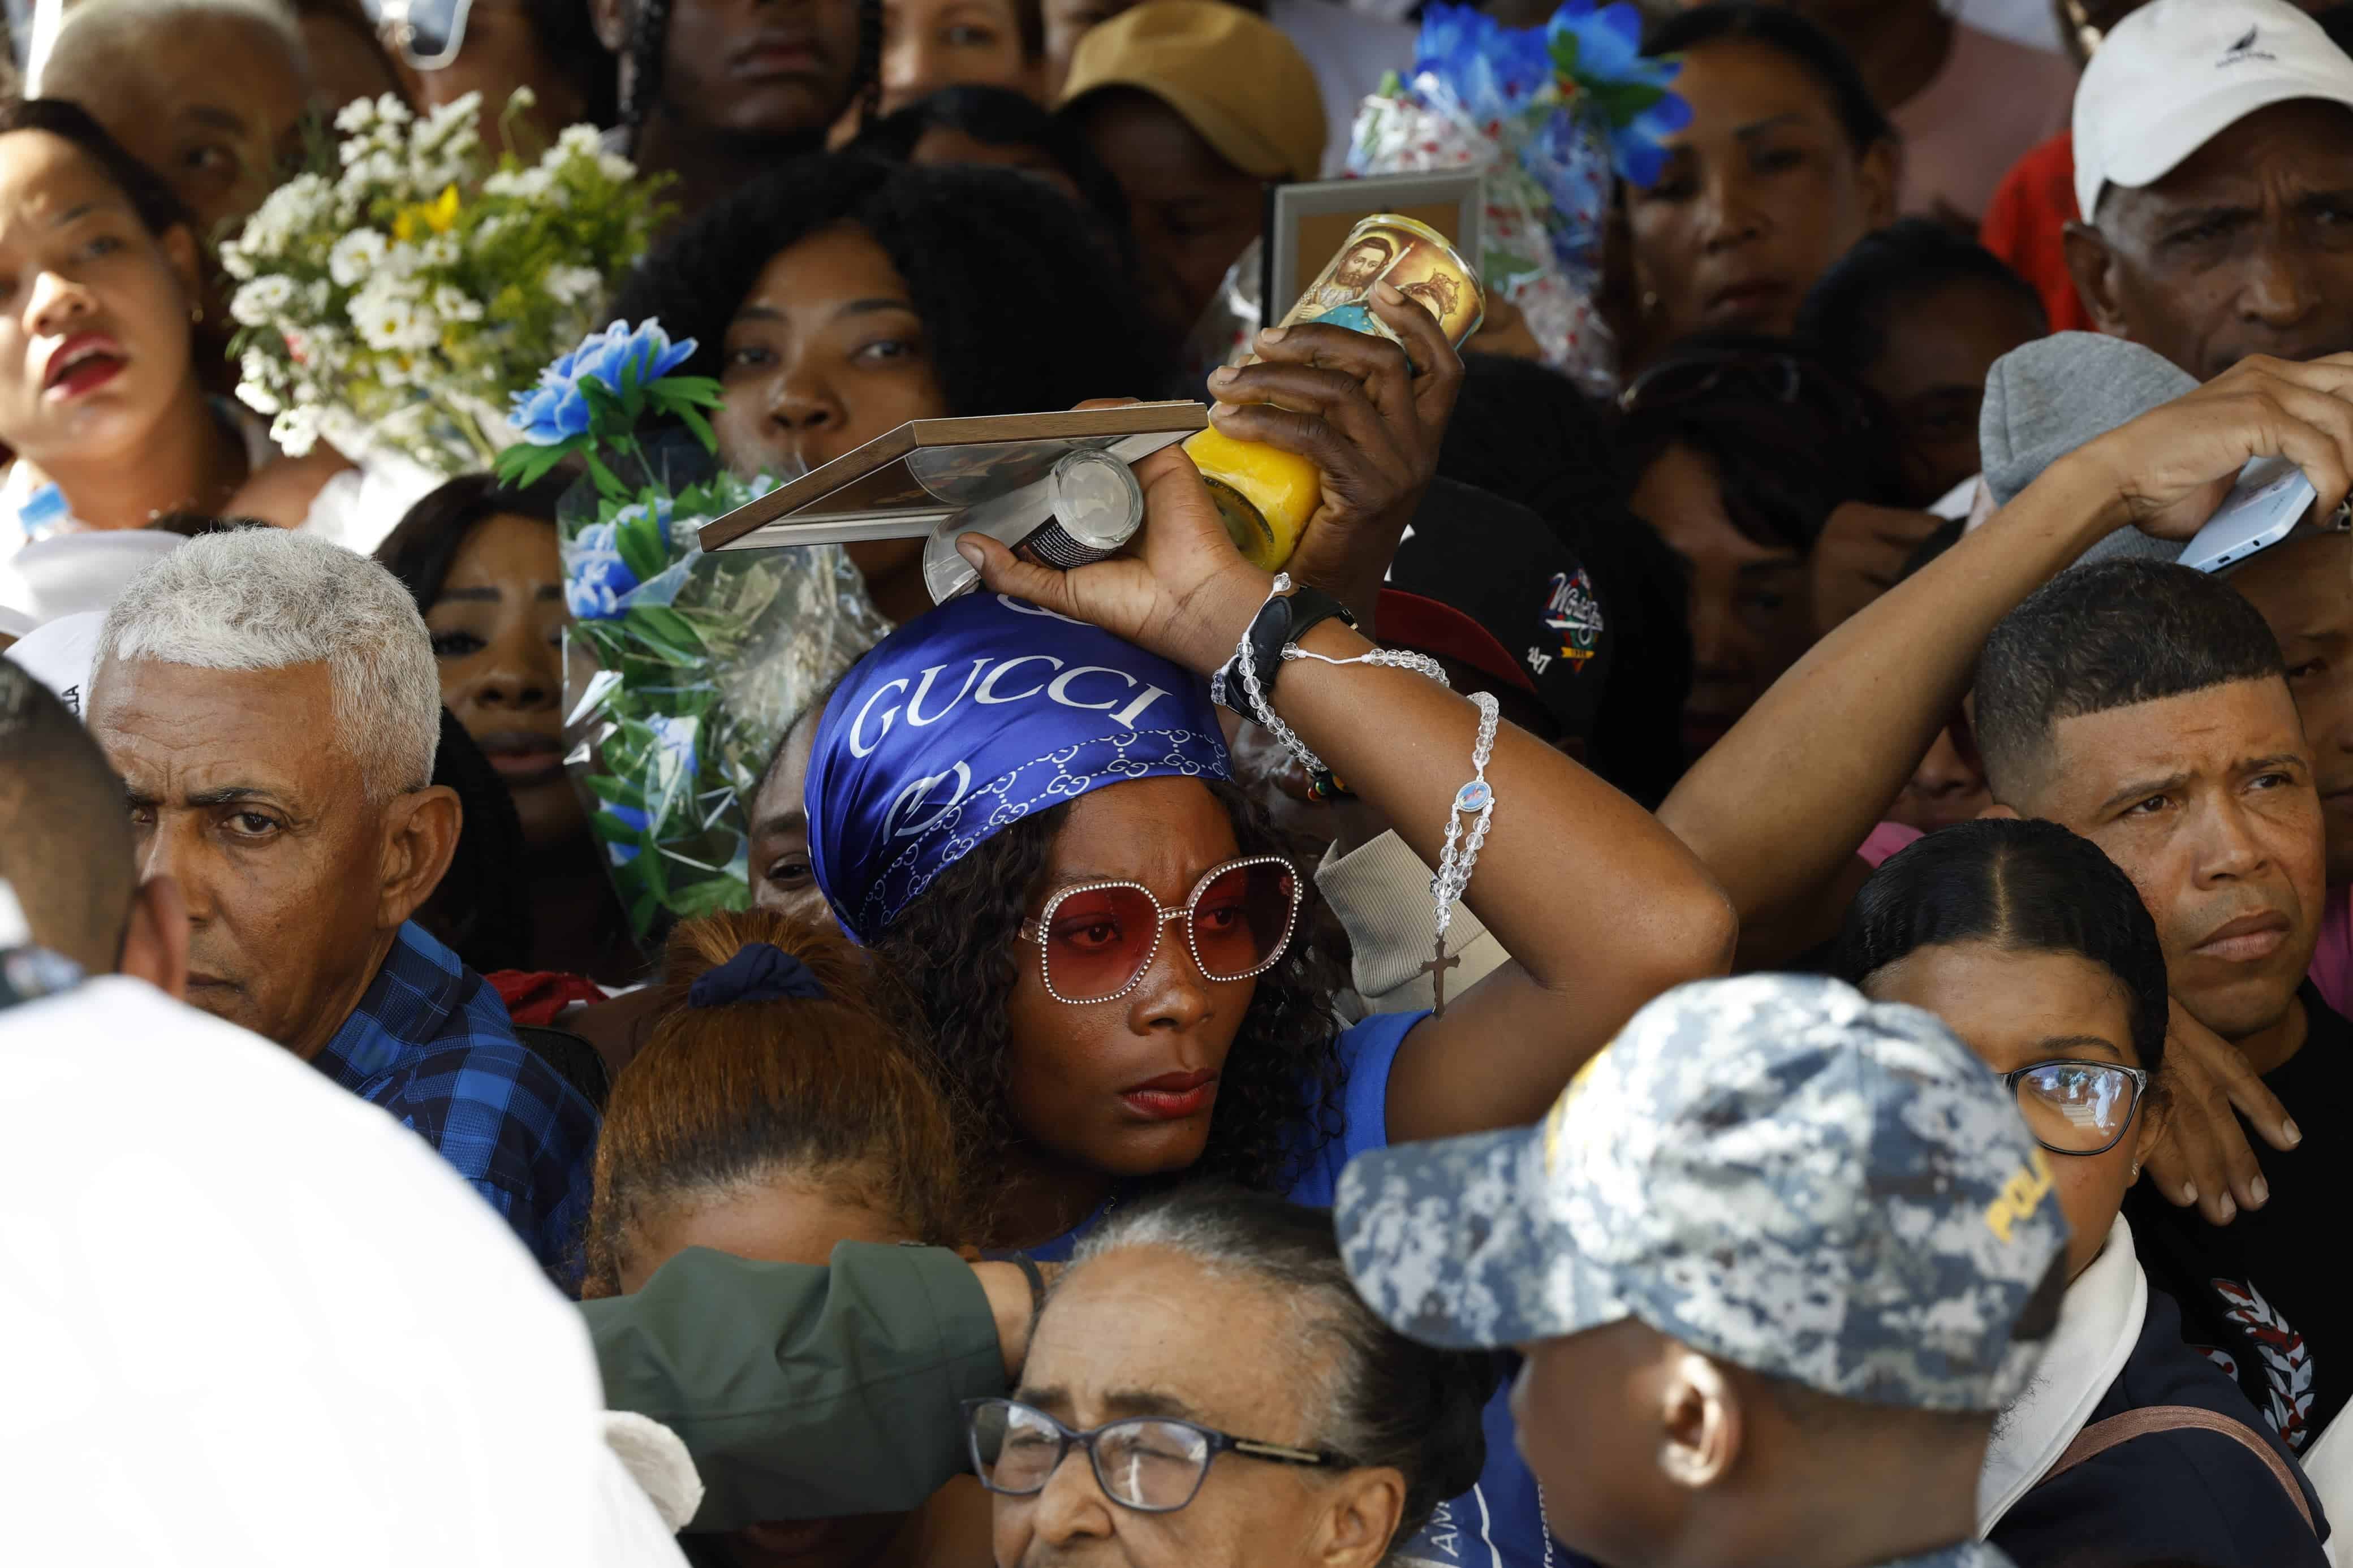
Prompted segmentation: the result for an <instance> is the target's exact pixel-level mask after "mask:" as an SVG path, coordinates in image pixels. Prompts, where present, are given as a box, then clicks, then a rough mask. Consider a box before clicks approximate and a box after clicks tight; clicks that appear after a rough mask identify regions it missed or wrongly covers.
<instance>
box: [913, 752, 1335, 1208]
mask: <svg viewBox="0 0 2353 1568" xmlns="http://www.w3.org/2000/svg"><path fill="white" fill-rule="evenodd" d="M1208 789H1209V793H1210V794H1211V795H1215V796H1216V797H1217V799H1218V802H1219V805H1223V806H1224V807H1225V809H1226V816H1227V818H1228V819H1229V821H1230V822H1231V823H1232V824H1233V829H1234V841H1235V842H1236V843H1237V844H1238V845H1240V847H1241V853H1243V854H1244V855H1282V856H1286V857H1288V858H1290V859H1291V861H1292V863H1293V865H1294V866H1300V867H1304V866H1308V865H1311V864H1313V862H1314V850H1313V848H1312V847H1310V846H1308V845H1307V844H1305V843H1304V841H1303V840H1301V839H1299V838H1297V837H1294V836H1293V835H1291V834H1288V833H1285V832H1283V831H1282V829H1280V828H1277V827H1276V826H1274V823H1273V822H1272V820H1271V818H1270V817H1269V816H1267V814H1266V812H1265V810H1264V809H1263V808H1262V807H1261V806H1260V805H1258V804H1257V803H1256V802H1255V801H1253V800H1252V799H1251V798H1250V796H1249V795H1247V794H1246V793H1244V792H1243V791H1242V790H1241V789H1240V788H1239V787H1237V786H1236V785H1234V784H1228V783H1225V782H1223V781H1217V782H1211V783H1209V784H1208ZM1069 813H1070V807H1069V806H1068V805H1062V806H1057V807H1056V808H1055V809H1053V810H1052V811H1048V812H1041V813H1039V814H1038V815H1036V816H1028V817H1024V818H1022V819H1021V820H1020V821H1018V822H1016V823H1015V824H1013V825H1012V826H1009V827H1008V828H1006V829H1004V830H1003V831H1002V832H1000V833H998V834H997V836H996V837H993V838H990V839H988V840H987V841H986V842H984V843H982V844H981V845H980V846H978V847H976V848H975V849H974V850H973V851H972V853H971V854H969V855H966V856H965V858H963V859H961V860H959V861H957V862H956V863H955V865H953V866H950V867H949V868H947V869H946V870H944V871H943V872H941V873H940V875H939V877H938V878H937V879H934V881H933V883H932V885H931V886H930V887H929V888H928V889H925V890H924V892H923V896H922V897H921V898H919V899H917V900H915V901H914V902H913V904H911V905H909V906H908V908H907V910H905V912H904V913H902V914H901V915H900V917H899V919H898V921H896V922H895V923H894V924H893V925H892V927H891V929H890V930H889V931H885V932H883V933H882V934H881V936H880V937H879V938H877V939H876V941H875V942H874V944H873V946H874V952H875V956H876V959H877V960H878V962H879V963H880V964H881V967H882V968H883V969H885V970H887V971H889V972H891V973H895V974H898V975H899V976H901V977H902V979H903V980H904V982H905V983H906V984H907V986H908V988H909V989H910V990H911V991H912V992H913V994H914V995H915V997H916V998H917V1000H918V1002H919V1003H920V1005H922V1007H923V1014H924V1017H925V1020H926V1022H928V1023H929V1025H930V1026H931V1029H930V1034H929V1036H928V1037H927V1038H926V1039H925V1041H924V1047H925V1055H926V1058H927V1059H928V1060H929V1062H930V1064H931V1067H932V1069H933V1071H934V1074H935V1076H936V1077H937V1078H938V1079H939V1081H940V1085H941V1087H942V1088H943V1089H944V1090H945V1091H946V1092H947V1094H948V1096H949V1099H950V1101H951V1103H952V1104H954V1106H955V1110H956V1115H957V1120H958V1121H959V1122H961V1123H962V1124H964V1125H965V1127H966V1128H967V1129H968V1133H967V1136H968V1137H969V1138H970V1140H971V1146H972V1147H973V1149H974V1151H975V1155H976V1161H977V1163H976V1167H975V1168H976V1169H987V1168H989V1167H990V1166H991V1165H994V1164H997V1163H1001V1159H1002V1155H1003V1153H1004V1152H1005V1151H1007V1150H1008V1149H1009V1148H1011V1147H1013V1146H1014V1145H1017V1144H1018V1143H1021V1142H1025V1141H1026V1135H1025V1134H1024V1133H1023V1132H1022V1131H1021V1129H1020V1128H1019V1127H1018V1125H1016V1124H1015V1122H1014V1120H1013V1112H1012V1109H1011V1102H1010V1096H1009V1093H1008V1089H1009V1081H1008V1078H1009V1067H1008V1064H1009V1062H1010V1060H1011V1052H1010V1049H1009V1047H1010V1046H1011V1044H1012V1038H1011V1037H1012V1027H1011V1024H1010V1022H1009V1005H1010V1003H1011V1000H1012V996H1013V987H1014V984H1015V982H1016V980H1017V979H1018V975H1019V973H1020V963H1021V954H1022V952H1024V951H1025V950H1024V949H1023V947H1022V946H1021V944H1020V943H1019V942H1018V931H1019V929H1020V925H1021V921H1022V918H1023V910H1024V907H1025V905H1026V904H1027V901H1028V899H1029V894H1030V893H1031V892H1032V891H1034V890H1035V889H1036V888H1037V886H1038V882H1039V877H1040V876H1041V875H1042V874H1043V872H1044V870H1045V867H1046V856H1047V852H1048V850H1049V849H1050V847H1051V846H1052V844H1053V841H1054V837H1055V835H1056V834H1058V833H1060V831H1061V828H1062V824H1063V823H1064V822H1065V821H1067V820H1068V817H1069ZM1300 882H1301V894H1302V897H1301V901H1300V906H1299V926H1298V929H1297V930H1296V931H1294V932H1293V936H1292V939H1291V946H1290V947H1289V948H1288V949H1286V950H1285V951H1284V952H1283V955H1282V962H1280V963H1277V964H1276V965H1275V966H1274V967H1273V968H1272V969H1270V970H1268V971H1267V972H1266V973H1264V974H1261V975H1260V976H1259V979H1258V994H1256V995H1255V996H1254V997H1252V998H1251V1000H1250V1011H1249V1013H1248V1014H1246V1015H1245V1016H1243V1018H1242V1022H1241V1029H1240V1033H1239V1034H1237V1035H1236V1036H1235V1037H1234V1045H1233V1051H1232V1054H1231V1055H1230V1056H1229V1057H1228V1058H1227V1059H1226V1069H1225V1073H1224V1076H1223V1077H1222V1078H1221V1079H1219V1087H1218V1108H1217V1113H1216V1117H1215V1120H1214V1121H1213V1122H1212V1124H1211V1126H1210V1129H1209V1143H1208V1148H1207V1149H1206V1150H1205V1151H1204V1152H1202V1155H1201V1158H1200V1160H1199V1162H1198V1163H1196V1164H1195V1165H1194V1166H1193V1167H1192V1168H1191V1169H1190V1170H1188V1171H1187V1172H1186V1173H1184V1174H1185V1175H1186V1176H1187V1177H1194V1176H1213V1177H1220V1178H1223V1179H1225V1180H1227V1181H1230V1182H1233V1183H1236V1184H1240V1185H1242V1186H1246V1187H1252V1188H1256V1189H1259V1190H1261V1191H1271V1192H1282V1191H1284V1190H1285V1189H1287V1188H1288V1187H1289V1186H1290V1184H1291V1183H1292V1182H1293V1180H1295V1179H1296V1178H1297V1177H1298V1175H1299V1173H1300V1171H1301V1167H1302V1165H1303V1163H1304V1162H1305V1160H1306V1159H1307V1158H1309V1157H1312V1155H1313V1153H1314V1151H1315V1150H1316V1149H1319V1148H1320V1147H1321V1146H1322V1145H1323V1143H1324V1142H1329V1141H1330V1140H1331V1139H1333V1138H1335V1137H1337V1136H1338V1135H1339V1134H1340V1131H1341V1124H1340V1094H1341V1089H1342V1074H1341V1068H1340V1051H1339V1035H1340V1025H1339V1021H1338V1019H1337V1017H1336V1016H1335V1014H1334V1013H1333V1011H1332V999H1333V997H1334V996H1335V994H1338V993H1339V991H1340V990H1341V989H1342V987H1344V986H1345V984H1347V979H1348V939H1347V937H1346V936H1345V934H1344V933H1343V932H1342V931H1341V929H1340V922H1339V921H1338V920H1337V918H1335V916H1334V915H1333V913H1332V911H1331V910H1330V908H1329V907H1328V906H1326V905H1325V904H1324V900H1322V899H1321V898H1320V897H1318V896H1317V893H1316V890H1315V884H1314V879H1313V878H1311V877H1306V876H1302V877H1301V879H1300ZM1008 889H1020V896H1019V897H1008V896H1007V890H1008ZM1303 1125H1304V1126H1307V1127H1309V1128H1310V1129H1311V1130H1312V1131H1313V1132H1314V1140H1313V1142H1312V1143H1311V1145H1310V1146H1307V1147H1303V1146H1302V1143H1301V1141H1300V1136H1299V1130H1300V1128H1301V1127H1302V1126H1303Z"/></svg>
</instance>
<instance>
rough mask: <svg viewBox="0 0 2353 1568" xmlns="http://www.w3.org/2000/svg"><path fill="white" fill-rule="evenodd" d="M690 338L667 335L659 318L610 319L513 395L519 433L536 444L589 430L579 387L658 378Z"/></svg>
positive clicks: (684, 353)
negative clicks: (633, 323) (634, 324)
mask: <svg viewBox="0 0 2353 1568" xmlns="http://www.w3.org/2000/svg"><path fill="white" fill-rule="evenodd" d="M696 346H697V345H696V343H695V341H694V340H693V339H692V338H686V339H682V340H681V341H680V342H675V343H673V342H670V334H669V333H668V332H666V331H662V324H661V323H660V322H659V321H640V322H639V323H638V325H637V327H636V329H635V330H632V329H631V328H630V326H629V324H628V322H627V321H615V322H614V323H613V324H612V325H611V326H609V327H607V328H606V329H605V330H604V331H601V332H591V333H589V334H588V336H587V337H586V338H584V339H582V340H581V342H580V346H579V347H578V348H575V349H574V350H573V351H572V352H571V353H567V354H565V355H563V356H562V357H560V358H559V359H557V360H556V362H555V363H554V364H551V365H549V366H548V367H547V368H546V369H545V370H543V371H542V372H540V373H539V381H538V383H537V384H535V385H533V386H531V387H528V388H526V389H525V390H523V391H522V392H518V393H516V394H515V395H514V403H513V422H514V425H515V427H516V428H517V429H518V430H520V431H521V432H522V438H523V439H524V440H526V441H528V442H530V443H531V444H532V445H533V446H535V447H554V446H560V445H562V444H563V443H564V442H565V441H569V440H571V439H572V438H573V437H576V436H585V435H586V434H587V432H588V399H587V396H586V394H584V393H583V392H582V391H581V388H582V386H583V385H585V384H586V383H588V382H591V381H596V382H602V383H603V384H605V386H606V388H607V390H608V391H610V392H613V393H615V394H616V395H618V394H621V393H626V392H628V391H629V390H630V389H631V388H633V387H639V386H644V385H646V384H649V383H651V382H656V381H659V380H660V379H661V378H662V377H663V376H666V375H668V374H670V372H671V371H674V370H676V369H677V368H678V367H679V366H680V365H681V364H684V363H686V362H687V361H688V360H689V359H691V358H692V357H693V356H694V351H695V348H696Z"/></svg>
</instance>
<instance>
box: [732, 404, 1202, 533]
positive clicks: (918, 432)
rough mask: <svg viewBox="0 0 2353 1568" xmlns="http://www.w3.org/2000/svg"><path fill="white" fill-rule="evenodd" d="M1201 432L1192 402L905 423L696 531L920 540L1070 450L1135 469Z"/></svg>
mask: <svg viewBox="0 0 2353 1568" xmlns="http://www.w3.org/2000/svg"><path fill="white" fill-rule="evenodd" d="M1208 425H1209V411H1208V407H1207V405H1203V404H1199V403H1186V402H1177V403H1129V404H1123V405H1119V406H1117V407H1113V408H1085V409H1064V410H1056V411H1054V412H1051V413H1046V414H992V415H986V416H980V417H977V418H969V419H912V420H909V421H908V422H907V423H906V424H904V425H902V426H899V427H898V428H897V429H895V430H892V431H888V432H886V433H884V434H883V435H881V436H877V437H875V438H874V439H873V440H871V441H869V442H867V443H866V444H865V445H864V446H862V447H858V448H857V449H856V450H855V451H849V452H845V453H843V454H842V455H841V456H840V457H839V458H834V459H833V460H832V461H831V462H829V463H827V464H825V465H824V466H823V467H822V468H815V469H812V470H811V471H809V472H808V473H806V474H803V475H802V476H801V477H800V478H799V479H795V480H793V481H792V482H791V483H790V484H787V485H785V486H783V487H782V488H780V489H774V490H770V491H769V492H768V493H767V494H766V495H764V496H762V497H760V498H759V499H758V500H754V501H749V502H746V503H745V504H744V505H743V506H740V507H737V508H736V509H735V510H733V511H731V512H729V513H728V514H727V515H726V516H725V517H723V518H720V519H718V520H717V521H712V522H709V523H705V524H704V525H703V527H702V534H701V538H702V548H703V549H705V550H781V549H786V548H788V547H790V546H793V545H800V544H849V543H855V542H859V541H861V540H869V539H921V538H923V537H925V536H926V535H928V534H929V533H930V532H931V531H932V530H933V528H934V527H935V526H936V525H937V524H939V523H940V522H942V521H945V520H946V519H948V518H950V517H953V516H955V514H956V513H957V512H960V511H962V510H965V508H966V507H969V506H972V505H975V504H976V503H977V502H980V501H983V500H990V499H992V498H994V497H996V496H998V495H1001V494H1003V493H1004V492H1006V491H1007V490H1009V489H1015V488H1018V486H1020V485H1023V484H1027V483H1029V482H1031V481H1032V480H1035V479H1040V478H1043V477H1044V475H1045V474H1046V472H1047V471H1048V470H1049V469H1050V468H1052V467H1053V466H1054V464H1055V462H1056V461H1057V460H1058V459H1060V458H1061V457H1063V456H1064V455H1065V454H1066V453H1068V452H1069V451H1070V450H1071V448H1072V447H1095V448H1097V449H1098V450H1101V451H1105V452H1109V453H1110V454H1111V455H1112V456H1113V457H1115V458H1119V459H1120V460H1122V461H1123V462H1128V463H1134V462H1136V461H1139V460H1141V459H1142V458H1148V457H1150V456H1151V455H1152V454H1153V453H1155V452H1156V451H1158V450H1160V449H1161V448H1162V447H1171V446H1174V445H1176V443H1177V442H1179V441H1181V440H1183V439H1184V438H1185V437H1187V436H1190V435H1192V434H1193V433H1194V432H1195V431H1197V430H1205V429H1207V428H1208Z"/></svg>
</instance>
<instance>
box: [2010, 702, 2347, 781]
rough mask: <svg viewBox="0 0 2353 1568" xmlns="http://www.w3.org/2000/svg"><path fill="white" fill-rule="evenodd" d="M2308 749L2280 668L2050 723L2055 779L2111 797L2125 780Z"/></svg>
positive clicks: (2227, 768)
mask: <svg viewBox="0 0 2353 1568" xmlns="http://www.w3.org/2000/svg"><path fill="white" fill-rule="evenodd" d="M2282 754H2293V755H2297V756H2302V755H2304V754H2305V744H2304V730H2303V726H2302V725H2301V723H2299V721H2297V719H2296V713H2295V701H2294V700H2292V699H2291V698H2290V697H2289V696H2288V689H2287V682H2286V680H2284V679H2282V678H2281V677H2279V676H2276V675H2267V676H2263V677H2262V678H2260V679H2254V680H2232V681H2226V682H2224V683H2223V684H2221V685H2220V686H2210V687H2207V688H2205V689H2203V690H2200V691H2185V692H2182V693H2180V694H2179V695H2178V696H2173V697H2159V698H2157V699H2155V700H2151V701H2147V702H2134V703H2128V704H2126V705H2125V706H2123V707H2120V708H2110V709H2105V710H2102V711H2100V712H2097V713H2079V714H2076V715H2075V716H2073V718H2067V719H2062V720H2060V721H2058V722H2057V723H2055V724H2053V725H2052V734H2051V763H2052V766H2051V768H2050V775H2051V778H2052V784H2054V785H2055V786H2056V787H2058V788H2060V789H2062V790H2064V791H2065V792H2066V793H2067V794H2068V795H2071V796H2073V797H2079V798H2105V796H2106V795H2107V794H2108V792H2109V791H2110V790H2111V789H2112V788H2115V787H2118V786H2120V785H2122V784H2126V783H2131V782H2137V781H2145V780H2150V779H2158V778H2165V777H2169V776H2172V775H2174V774H2177V773H2186V774H2192V775H2205V774H2212V773H2228V772H2231V771H2232V770H2234V769H2236V768H2238V767H2240V766H2242V765H2243V764H2244V763H2248V762H2250V761H2253V760H2254V759H2256V758H2261V757H2272V756H2278V755H2282Z"/></svg>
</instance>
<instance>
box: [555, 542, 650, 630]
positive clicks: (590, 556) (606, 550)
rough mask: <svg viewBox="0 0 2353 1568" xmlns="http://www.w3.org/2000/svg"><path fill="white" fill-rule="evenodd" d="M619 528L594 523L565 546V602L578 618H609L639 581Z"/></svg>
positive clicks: (590, 619) (612, 616) (615, 612)
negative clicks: (626, 557)
mask: <svg viewBox="0 0 2353 1568" xmlns="http://www.w3.org/2000/svg"><path fill="white" fill-rule="evenodd" d="M616 535H617V529H616V528H615V527H614V525H613V524H611V523H609V522H597V523H591V524H590V525H589V526H587V527H586V528H584V529H582V530H581V531H580V532H579V535H578V537H576V538H575V539H573V540H571V541H569V542H566V543H565V546H564V603H565V606H566V607H567V608H569V609H570V610H571V612H572V618H573V619H575V620H578V621H609V620H611V619H613V618H614V617H615V616H618V615H620V614H621V613H622V605H621V603H620V601H621V600H622V598H624V597H625V596H626V595H628V594H630V593H631V592H633V591H634V590H635V589H636V588H637V585H638V574H636V573H635V572H632V571H630V570H629V563H628V562H627V561H625V560H623V559H622V558H621V552H620V549H619V547H618V545H617V542H616Z"/></svg>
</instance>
